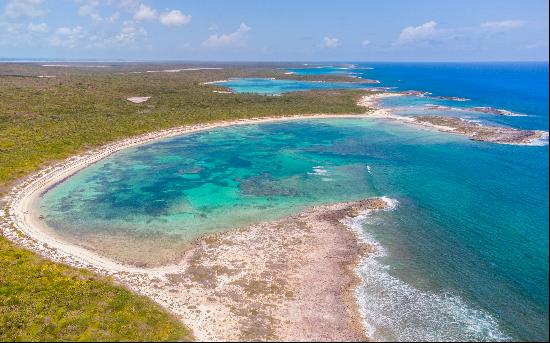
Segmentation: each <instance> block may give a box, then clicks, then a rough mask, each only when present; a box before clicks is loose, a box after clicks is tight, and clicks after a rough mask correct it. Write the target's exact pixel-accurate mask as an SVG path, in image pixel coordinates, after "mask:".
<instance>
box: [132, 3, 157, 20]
mask: <svg viewBox="0 0 550 343" xmlns="http://www.w3.org/2000/svg"><path fill="white" fill-rule="evenodd" d="M134 19H135V20H155V19H157V11H155V10H154V9H152V8H151V7H149V6H147V5H144V4H140V5H139V8H138V10H137V11H136V13H135V14H134Z"/></svg>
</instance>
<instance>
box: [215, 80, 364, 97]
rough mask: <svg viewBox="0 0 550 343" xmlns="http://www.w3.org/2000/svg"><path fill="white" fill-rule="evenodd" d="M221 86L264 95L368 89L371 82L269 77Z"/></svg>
mask: <svg viewBox="0 0 550 343" xmlns="http://www.w3.org/2000/svg"><path fill="white" fill-rule="evenodd" d="M216 84H217V85H219V86H224V87H228V88H230V89H231V91H232V92H235V93H256V94H262V95H281V94H283V93H289V92H299V91H309V90H323V89H368V88H372V84H369V83H357V82H319V81H296V80H278V79H269V78H242V79H231V80H228V81H224V82H219V83H216Z"/></svg>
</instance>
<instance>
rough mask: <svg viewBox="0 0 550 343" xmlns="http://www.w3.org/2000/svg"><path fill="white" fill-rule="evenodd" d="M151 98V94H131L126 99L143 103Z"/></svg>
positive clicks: (135, 102)
mask: <svg viewBox="0 0 550 343" xmlns="http://www.w3.org/2000/svg"><path fill="white" fill-rule="evenodd" d="M149 99H151V97H150V96H131V97H129V98H126V100H128V101H130V102H133V103H134V104H141V103H142V102H145V101H147V100H149Z"/></svg>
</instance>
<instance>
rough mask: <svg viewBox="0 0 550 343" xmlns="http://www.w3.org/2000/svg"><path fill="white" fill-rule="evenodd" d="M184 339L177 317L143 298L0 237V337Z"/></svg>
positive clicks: (96, 339)
mask: <svg viewBox="0 0 550 343" xmlns="http://www.w3.org/2000/svg"><path fill="white" fill-rule="evenodd" d="M190 339H191V335H190V331H189V330H187V329H186V328H184V327H183V326H182V325H181V323H180V322H179V321H178V319H176V318H174V317H172V316H171V315H169V314H167V313H166V312H165V311H164V310H163V309H161V308H160V306H158V305H156V304H155V303H153V302H152V301H150V300H148V299H146V298H145V297H141V296H137V295H135V294H133V293H131V292H130V291H128V290H127V289H125V288H123V287H121V286H117V285H114V284H113V282H112V281H111V280H109V279H107V278H103V277H99V276H96V275H94V274H93V273H91V272H87V271H85V270H79V269H75V268H70V267H67V266H64V265H61V264H56V263H52V262H48V261H45V260H44V259H42V258H40V257H38V256H36V255H35V254H33V253H31V252H29V251H25V250H23V249H19V248H15V247H14V246H13V245H12V244H11V243H9V242H7V241H6V239H4V238H0V341H49V340H52V341H121V340H130V341H149V340H151V341H176V340H190Z"/></svg>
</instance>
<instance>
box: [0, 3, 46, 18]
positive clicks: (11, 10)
mask: <svg viewBox="0 0 550 343" xmlns="http://www.w3.org/2000/svg"><path fill="white" fill-rule="evenodd" d="M42 2H43V0H9V1H8V2H7V3H6V6H5V7H4V13H3V16H5V17H10V18H19V17H40V16H43V15H45V14H46V11H45V10H43V9H41V8H40V5H41V4H42Z"/></svg>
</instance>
